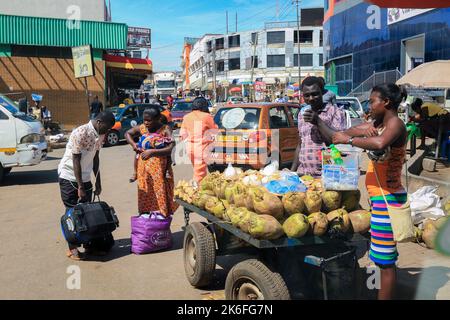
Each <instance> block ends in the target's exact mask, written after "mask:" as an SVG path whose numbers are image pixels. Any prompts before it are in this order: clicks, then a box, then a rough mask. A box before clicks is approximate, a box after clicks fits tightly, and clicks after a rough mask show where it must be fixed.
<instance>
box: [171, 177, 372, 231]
mask: <svg viewBox="0 0 450 320" xmlns="http://www.w3.org/2000/svg"><path fill="white" fill-rule="evenodd" d="M277 174H278V173H277V172H271V174H270V175H264V173H261V172H259V171H255V170H249V171H246V172H242V171H238V172H237V173H236V174H234V175H232V176H230V175H228V176H226V175H225V174H221V173H219V172H214V173H211V174H209V175H208V176H206V177H205V178H204V179H203V180H202V182H201V183H200V185H199V186H195V184H193V183H189V182H186V181H180V182H179V184H178V185H177V187H176V190H175V195H176V196H177V197H178V198H181V199H182V200H184V201H186V202H188V203H190V204H192V205H194V206H196V207H198V208H200V209H202V210H206V211H207V212H209V213H211V214H213V215H214V216H216V217H218V218H219V219H222V220H224V221H227V222H229V223H231V224H232V225H234V226H235V227H238V228H240V229H241V230H242V231H244V232H246V233H249V234H250V235H251V236H252V237H254V238H256V239H267V240H275V239H279V238H281V237H284V236H288V237H289V238H301V237H304V236H308V235H315V236H323V235H326V234H335V233H362V234H364V233H367V232H368V231H369V229H370V213H369V212H367V211H365V210H361V209H360V206H359V201H360V197H361V194H360V192H359V191H344V192H337V191H324V190H323V189H322V183H321V181H320V180H317V179H316V180H315V179H313V178H312V177H302V180H303V181H304V182H305V185H307V186H308V190H307V192H304V193H303V192H290V193H287V194H285V195H283V196H278V195H275V194H272V193H270V192H269V191H268V190H267V189H266V188H264V187H263V186H262V185H260V184H259V183H258V182H259V181H262V180H263V179H264V180H266V181H267V180H269V181H270V179H276V177H277Z"/></svg>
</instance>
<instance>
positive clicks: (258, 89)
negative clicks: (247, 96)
mask: <svg viewBox="0 0 450 320" xmlns="http://www.w3.org/2000/svg"><path fill="white" fill-rule="evenodd" d="M255 90H256V92H263V91H266V83H265V82H262V81H257V82H255Z"/></svg>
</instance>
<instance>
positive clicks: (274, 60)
mask: <svg viewBox="0 0 450 320" xmlns="http://www.w3.org/2000/svg"><path fill="white" fill-rule="evenodd" d="M285 65H286V58H285V56H284V54H277V55H268V56H267V68H280V67H284V66H285Z"/></svg>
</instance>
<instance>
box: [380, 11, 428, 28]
mask: <svg viewBox="0 0 450 320" xmlns="http://www.w3.org/2000/svg"><path fill="white" fill-rule="evenodd" d="M430 10H433V8H431V9H405V8H403V9H402V8H388V10H387V19H388V21H387V24H388V25H391V24H394V23H397V22H400V21H403V20H406V19H409V18H412V17H415V16H418V15H420V14H423V13H425V12H428V11H430Z"/></svg>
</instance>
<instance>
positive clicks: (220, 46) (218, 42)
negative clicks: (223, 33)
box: [216, 38, 225, 50]
mask: <svg viewBox="0 0 450 320" xmlns="http://www.w3.org/2000/svg"><path fill="white" fill-rule="evenodd" d="M223 48H225V41H224V39H223V38H220V39H216V50H221V49H223Z"/></svg>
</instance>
